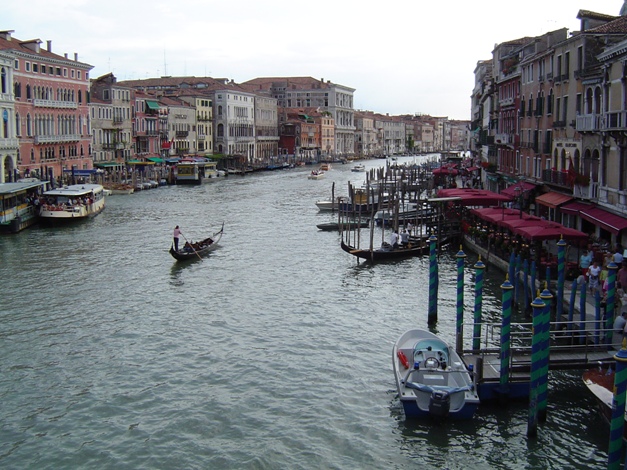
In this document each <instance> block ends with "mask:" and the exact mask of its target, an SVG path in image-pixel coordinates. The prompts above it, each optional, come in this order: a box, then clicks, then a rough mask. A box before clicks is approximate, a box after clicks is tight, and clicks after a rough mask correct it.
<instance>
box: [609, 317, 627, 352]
mask: <svg viewBox="0 0 627 470" xmlns="http://www.w3.org/2000/svg"><path fill="white" fill-rule="evenodd" d="M626 326H627V310H625V311H623V312H621V314H620V315H619V316H617V317H616V320H614V325H612V344H613V345H614V347H618V348H620V346H621V344H622V342H623V338H624V337H625V327H626Z"/></svg>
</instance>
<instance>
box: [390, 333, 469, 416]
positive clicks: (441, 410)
mask: <svg viewBox="0 0 627 470" xmlns="http://www.w3.org/2000/svg"><path fill="white" fill-rule="evenodd" d="M392 365H393V369H394V379H395V381H396V388H397V391H398V397H399V399H400V401H401V404H402V405H403V410H404V412H405V417H406V418H427V417H431V418H436V419H443V418H450V419H470V418H472V417H473V415H474V413H475V411H476V410H477V407H478V406H479V396H478V395H477V390H476V387H475V384H474V383H473V380H472V377H471V376H470V372H469V371H468V370H467V369H466V366H465V365H464V362H463V361H462V360H461V358H460V357H459V355H458V354H457V352H455V350H454V348H451V347H450V346H449V345H448V344H447V343H446V342H445V341H443V340H442V339H440V338H439V337H438V336H436V335H434V334H433V333H431V332H430V331H427V330H422V329H413V330H409V331H406V332H405V333H403V334H402V335H401V336H400V338H399V339H398V340H397V341H396V343H395V344H394V347H393V350H392Z"/></svg>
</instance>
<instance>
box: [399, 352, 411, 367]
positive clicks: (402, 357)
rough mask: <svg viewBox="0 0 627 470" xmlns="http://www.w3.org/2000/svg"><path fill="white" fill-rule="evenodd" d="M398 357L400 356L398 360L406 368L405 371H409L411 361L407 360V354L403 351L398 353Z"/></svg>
mask: <svg viewBox="0 0 627 470" xmlns="http://www.w3.org/2000/svg"><path fill="white" fill-rule="evenodd" d="M396 355H397V356H398V359H399V360H400V361H401V364H403V366H405V369H409V360H408V359H407V356H405V353H404V352H403V351H398V352H397V353H396Z"/></svg>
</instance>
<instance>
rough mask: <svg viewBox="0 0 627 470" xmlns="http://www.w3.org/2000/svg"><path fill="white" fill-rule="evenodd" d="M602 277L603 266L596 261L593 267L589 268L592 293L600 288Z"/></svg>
mask: <svg viewBox="0 0 627 470" xmlns="http://www.w3.org/2000/svg"><path fill="white" fill-rule="evenodd" d="M600 275H601V266H599V263H598V261H596V260H594V262H593V263H592V266H590V268H588V278H589V279H590V283H589V287H590V292H591V293H593V292H594V291H595V290H597V289H598V288H599V276H600Z"/></svg>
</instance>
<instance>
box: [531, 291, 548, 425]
mask: <svg viewBox="0 0 627 470" xmlns="http://www.w3.org/2000/svg"><path fill="white" fill-rule="evenodd" d="M540 298H541V299H542V301H543V302H544V304H545V307H544V309H543V310H542V321H541V323H540V324H541V330H540V337H541V338H540V341H541V342H540V373H539V377H538V419H539V420H540V422H541V423H543V422H545V421H546V409H547V398H548V382H549V345H550V340H551V331H550V326H551V301H552V300H553V294H551V291H550V290H549V288H548V282H546V283H545V287H544V290H543V291H542V293H541V294H540ZM532 354H533V353H532Z"/></svg>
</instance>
